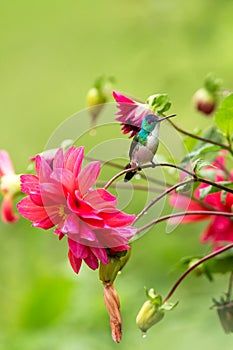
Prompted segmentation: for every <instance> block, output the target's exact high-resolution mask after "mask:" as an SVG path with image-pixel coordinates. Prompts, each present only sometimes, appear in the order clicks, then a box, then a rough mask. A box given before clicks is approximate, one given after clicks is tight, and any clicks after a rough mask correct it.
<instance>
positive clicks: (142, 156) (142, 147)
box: [124, 114, 175, 182]
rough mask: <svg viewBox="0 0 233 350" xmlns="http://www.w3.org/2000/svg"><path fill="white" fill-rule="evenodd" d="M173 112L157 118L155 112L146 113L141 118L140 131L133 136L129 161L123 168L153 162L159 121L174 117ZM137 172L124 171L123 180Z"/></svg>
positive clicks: (157, 141)
mask: <svg viewBox="0 0 233 350" xmlns="http://www.w3.org/2000/svg"><path fill="white" fill-rule="evenodd" d="M174 116H175V114H171V115H168V116H166V117H163V118H159V117H158V116H156V115H155V114H148V115H147V116H145V117H144V118H143V120H142V123H141V127H140V131H139V132H138V133H137V134H136V135H135V136H134V138H133V141H132V143H131V145H130V149H129V158H130V163H129V164H127V165H126V167H125V169H129V168H134V167H135V168H139V169H140V166H141V165H143V164H145V163H147V162H151V163H152V164H154V162H153V158H154V155H155V153H156V151H157V149H158V146H159V127H160V122H161V121H163V120H165V119H168V118H172V117H174ZM136 173H137V170H134V171H130V172H128V173H126V175H125V178H124V182H127V181H129V180H131V179H132V177H133V176H134V175H135V174H136Z"/></svg>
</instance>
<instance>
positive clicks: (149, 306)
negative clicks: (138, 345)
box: [136, 300, 164, 333]
mask: <svg viewBox="0 0 233 350" xmlns="http://www.w3.org/2000/svg"><path fill="white" fill-rule="evenodd" d="M163 317H164V311H161V310H160V309H159V307H158V305H156V304H153V303H152V302H151V301H150V300H147V301H145V303H144V304H143V305H142V307H141V310H140V311H139V313H138V315H137V318H136V324H137V326H138V327H139V328H140V329H141V331H142V332H143V333H146V332H147V330H148V329H149V328H150V327H152V326H153V325H154V324H156V323H158V322H159V321H161V320H162V318H163Z"/></svg>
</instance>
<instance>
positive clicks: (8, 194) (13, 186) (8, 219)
mask: <svg viewBox="0 0 233 350" xmlns="http://www.w3.org/2000/svg"><path fill="white" fill-rule="evenodd" d="M0 180H1V187H0V188H1V192H2V194H3V200H2V208H1V217H2V221H3V222H5V223H9V224H12V223H14V222H16V221H17V220H18V218H19V217H18V215H17V214H15V213H14V210H13V199H14V197H15V195H16V194H17V193H18V192H20V188H19V175H16V174H15V171H14V167H13V164H12V162H11V159H10V156H9V154H8V153H7V152H6V151H5V150H1V151H0Z"/></svg>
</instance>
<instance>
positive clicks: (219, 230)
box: [170, 156, 233, 246]
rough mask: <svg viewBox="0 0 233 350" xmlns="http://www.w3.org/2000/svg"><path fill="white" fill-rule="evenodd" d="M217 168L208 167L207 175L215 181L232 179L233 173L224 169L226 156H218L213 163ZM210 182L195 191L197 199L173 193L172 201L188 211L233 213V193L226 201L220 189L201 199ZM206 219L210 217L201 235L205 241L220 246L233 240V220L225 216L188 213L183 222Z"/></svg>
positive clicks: (174, 204)
mask: <svg viewBox="0 0 233 350" xmlns="http://www.w3.org/2000/svg"><path fill="white" fill-rule="evenodd" d="M212 164H213V165H214V166H215V167H216V168H213V167H206V168H205V175H206V177H207V178H208V177H210V178H211V180H212V181H214V182H216V183H217V182H221V181H232V180H233V174H231V173H228V171H224V169H225V164H226V159H225V157H224V156H218V157H217V158H216V159H215V161H214V162H213V163H212ZM208 186H209V185H208V184H203V183H202V184H200V185H199V186H198V187H197V189H196V190H195V192H194V198H195V199H196V201H195V200H190V198H188V197H185V196H182V195H181V194H180V193H179V194H172V195H171V197H170V203H171V205H172V206H173V207H175V208H178V209H186V210H187V211H195V210H202V211H203V210H211V208H213V210H217V211H222V212H227V213H232V208H233V194H231V193H227V195H226V198H225V201H223V200H222V191H221V190H219V191H217V192H214V193H209V194H207V195H206V196H205V198H204V199H203V200H202V201H201V200H200V191H201V190H202V189H204V188H206V187H208ZM204 219H209V220H210V223H209V225H208V226H207V228H206V229H205V231H204V232H203V234H202V236H201V241H202V242H203V243H205V242H206V241H210V242H211V243H212V244H213V245H214V246H219V245H221V244H223V243H225V242H233V221H232V220H231V219H230V218H227V217H224V216H214V215H187V216H184V217H183V219H182V221H181V223H189V222H196V221H200V220H204Z"/></svg>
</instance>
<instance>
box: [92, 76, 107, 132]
mask: <svg viewBox="0 0 233 350" xmlns="http://www.w3.org/2000/svg"><path fill="white" fill-rule="evenodd" d="M113 82H114V79H113V78H112V77H109V78H105V77H104V76H101V77H99V78H98V79H96V81H95V83H94V85H93V87H91V88H90V89H89V91H88V92H87V96H86V105H87V107H88V108H90V115H91V118H92V121H91V128H92V132H93V130H94V128H95V125H96V118H97V117H98V115H99V114H100V112H101V110H102V109H103V107H104V104H105V103H106V102H108V100H109V96H110V90H111V84H112V83H113Z"/></svg>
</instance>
